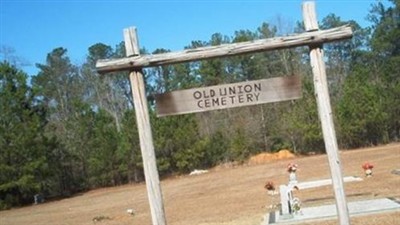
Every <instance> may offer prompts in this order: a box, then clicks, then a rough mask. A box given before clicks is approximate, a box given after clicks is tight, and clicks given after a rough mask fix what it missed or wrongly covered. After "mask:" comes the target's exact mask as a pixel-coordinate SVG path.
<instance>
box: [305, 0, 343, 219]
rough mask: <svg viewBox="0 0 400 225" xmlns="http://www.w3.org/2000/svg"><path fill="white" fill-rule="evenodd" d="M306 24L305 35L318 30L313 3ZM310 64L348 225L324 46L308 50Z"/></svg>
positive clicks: (339, 204)
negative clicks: (307, 32)
mask: <svg viewBox="0 0 400 225" xmlns="http://www.w3.org/2000/svg"><path fill="white" fill-rule="evenodd" d="M303 20H304V27H305V30H306V31H315V30H318V22H317V16H316V13H315V3H314V2H304V3H303ZM309 48H310V62H311V67H312V72H313V77H314V78H313V79H314V89H315V90H314V91H315V97H316V100H317V105H318V114H319V117H320V121H321V126H322V133H323V137H324V142H325V148H326V153H327V155H328V161H329V167H330V171H331V177H332V185H333V190H334V193H335V199H336V210H337V213H338V217H339V221H340V224H341V225H349V224H350V219H349V210H348V207H347V202H346V194H345V192H344V185H343V175H342V168H341V162H340V158H339V149H338V144H337V139H336V132H335V127H334V124H333V118H332V109H331V104H330V98H329V91H328V83H327V79H326V69H325V63H324V58H323V57H324V56H323V49H322V44H320V45H318V46H309Z"/></svg>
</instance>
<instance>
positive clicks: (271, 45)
mask: <svg viewBox="0 0 400 225" xmlns="http://www.w3.org/2000/svg"><path fill="white" fill-rule="evenodd" d="M352 36H353V32H352V30H351V27H350V26H349V25H345V26H341V27H337V28H332V29H328V30H320V31H313V32H306V33H301V34H293V35H290V36H284V37H274V38H267V39H260V40H255V41H248V42H239V43H232V44H224V45H218V46H209V47H201V48H196V49H187V50H183V51H178V52H169V53H163V54H155V55H139V56H131V57H127V58H121V59H103V60H99V61H98V62H97V63H96V68H97V71H98V72H99V73H107V72H113V71H123V70H135V69H140V68H143V67H153V66H162V65H168V64H175V63H183V62H189V61H197V60H203V59H211V58H216V57H224V56H234V55H241V54H247V53H255V52H262V51H271V50H277V49H284V48H293V47H298V46H306V45H319V44H323V43H327V42H333V41H338V40H344V39H349V38H351V37H352Z"/></svg>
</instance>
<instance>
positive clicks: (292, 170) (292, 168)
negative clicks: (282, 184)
mask: <svg viewBox="0 0 400 225" xmlns="http://www.w3.org/2000/svg"><path fill="white" fill-rule="evenodd" d="M297 167H298V166H297V164H296V163H289V164H288V165H287V171H288V172H289V173H295V172H296V171H297Z"/></svg>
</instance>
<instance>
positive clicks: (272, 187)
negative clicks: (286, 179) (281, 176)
mask: <svg viewBox="0 0 400 225" xmlns="http://www.w3.org/2000/svg"><path fill="white" fill-rule="evenodd" d="M264 188H265V189H267V190H268V191H275V185H274V183H273V182H272V181H267V183H265V185H264Z"/></svg>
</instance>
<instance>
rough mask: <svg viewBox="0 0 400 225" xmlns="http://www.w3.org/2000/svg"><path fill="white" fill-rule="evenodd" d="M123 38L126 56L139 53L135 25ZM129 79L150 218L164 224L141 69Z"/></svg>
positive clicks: (154, 224) (157, 224) (155, 222)
mask: <svg viewBox="0 0 400 225" xmlns="http://www.w3.org/2000/svg"><path fill="white" fill-rule="evenodd" d="M124 40H125V50H126V56H127V57H129V56H133V55H139V54H140V53H139V44H138V41H137V40H138V39H137V34H136V28H135V27H131V28H128V29H124ZM129 79H130V82H131V89H132V96H133V100H134V105H135V113H136V120H137V126H138V130H139V139H140V149H141V152H142V158H143V168H144V175H145V179H146V187H147V195H148V197H149V203H150V211H151V218H152V221H153V225H165V224H166V220H165V213H164V205H163V197H162V193H161V186H160V178H159V176H158V171H157V164H156V157H155V153H154V145H153V135H152V132H151V125H150V118H149V112H148V104H147V99H146V90H145V85H144V79H143V73H142V71H141V69H136V70H134V71H132V72H130V74H129Z"/></svg>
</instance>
